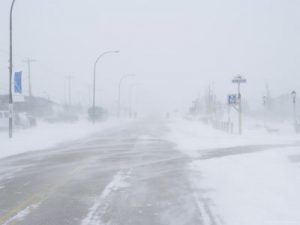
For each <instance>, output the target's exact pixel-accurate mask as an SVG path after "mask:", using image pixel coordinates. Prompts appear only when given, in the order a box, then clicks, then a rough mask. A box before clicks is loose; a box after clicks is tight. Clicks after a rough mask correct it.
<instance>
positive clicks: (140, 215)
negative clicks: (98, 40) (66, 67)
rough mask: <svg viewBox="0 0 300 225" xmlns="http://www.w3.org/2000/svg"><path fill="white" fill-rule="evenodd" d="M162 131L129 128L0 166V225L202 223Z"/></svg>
mask: <svg viewBox="0 0 300 225" xmlns="http://www.w3.org/2000/svg"><path fill="white" fill-rule="evenodd" d="M166 132H168V131H167V129H166V127H165V126H164V125H163V123H160V122H157V123H153V122H136V123H133V124H131V125H129V126H123V127H121V128H118V129H109V130H106V131H105V132H100V133H97V134H94V135H92V136H90V137H89V138H86V139H83V140H78V141H76V142H72V143H65V144H63V145H59V146H57V147H55V148H53V149H49V150H46V151H45V150H44V151H36V152H30V153H26V154H22V155H18V156H13V157H10V158H5V159H2V160H0V224H3V225H11V224H22V225H68V224H72V225H76V224H78V225H79V224H80V225H102V224H109V225H119V224H120V225H127V224H131V225H147V224H149V225H150V224H151V225H156V224H158V225H160V224H172V225H173V224H174V225H177V224H178V225H184V224H188V225H193V224H200V225H201V224H204V223H203V219H202V215H201V212H200V210H199V208H198V206H197V203H196V202H195V198H194V197H193V194H192V193H193V190H192V187H190V185H189V182H188V171H187V166H188V163H189V159H188V158H187V157H186V156H184V155H182V154H181V153H180V152H178V151H177V150H176V149H175V146H174V144H172V143H170V142H168V141H166V140H164V139H163V138H162V136H163V135H164V134H165V133H166ZM210 224H214V222H213V221H212V222H211V223H210Z"/></svg>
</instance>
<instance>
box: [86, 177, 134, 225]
mask: <svg viewBox="0 0 300 225" xmlns="http://www.w3.org/2000/svg"><path fill="white" fill-rule="evenodd" d="M129 175H130V171H129V172H124V171H119V172H118V173H117V174H116V175H115V176H114V177H113V179H112V181H111V182H110V183H109V184H108V185H107V186H106V187H105V188H104V190H103V191H102V193H101V195H100V196H99V197H98V198H97V199H96V200H95V203H94V205H93V206H92V207H91V208H90V211H89V214H88V215H87V217H86V218H85V219H84V220H83V221H82V223H81V224H82V225H102V224H104V223H103V222H102V221H101V216H102V215H103V214H104V213H105V211H106V208H107V204H105V202H106V201H107V199H108V198H109V197H110V196H111V195H112V194H113V193H114V192H116V191H118V190H120V189H122V188H126V187H128V186H129V184H128V183H127V182H126V179H127V178H128V177H129Z"/></svg>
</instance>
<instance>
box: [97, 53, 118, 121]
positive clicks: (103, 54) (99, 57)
mask: <svg viewBox="0 0 300 225" xmlns="http://www.w3.org/2000/svg"><path fill="white" fill-rule="evenodd" d="M112 53H119V51H107V52H103V53H102V54H100V55H99V56H98V58H97V59H96V61H95V63H94V79H93V123H95V116H96V115H95V107H96V99H95V98H96V69H97V63H98V62H99V60H100V59H101V58H102V57H103V56H105V55H107V54H112Z"/></svg>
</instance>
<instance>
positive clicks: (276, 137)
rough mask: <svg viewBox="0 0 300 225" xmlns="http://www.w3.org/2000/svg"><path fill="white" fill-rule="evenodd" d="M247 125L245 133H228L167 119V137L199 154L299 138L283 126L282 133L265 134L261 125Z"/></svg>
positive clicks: (201, 124)
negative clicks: (258, 126) (168, 121)
mask: <svg viewBox="0 0 300 225" xmlns="http://www.w3.org/2000/svg"><path fill="white" fill-rule="evenodd" d="M251 125H252V126H248V127H247V128H246V129H245V130H244V134H243V135H242V136H239V135H237V134H229V133H225V132H223V131H219V130H216V129H214V128H212V127H211V126H209V125H205V124H203V123H202V122H200V121H192V120H185V119H176V120H173V121H170V123H169V125H168V126H169V129H170V132H169V134H168V136H167V139H168V140H170V141H172V142H175V143H176V144H177V147H178V149H180V150H183V151H184V153H185V154H189V155H191V156H198V154H199V152H201V150H207V149H217V148H226V147H235V146H249V145H266V144H269V145H271V144H294V143H295V142H297V141H300V135H297V134H295V133H293V131H292V130H289V129H287V128H286V125H284V126H283V129H281V130H282V132H279V133H272V134H270V133H268V132H267V131H266V130H264V129H263V128H254V126H253V124H251Z"/></svg>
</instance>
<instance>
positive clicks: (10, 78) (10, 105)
mask: <svg viewBox="0 0 300 225" xmlns="http://www.w3.org/2000/svg"><path fill="white" fill-rule="evenodd" d="M14 5H15V0H13V1H12V3H11V7H10V17H9V99H8V103H9V105H8V107H9V131H8V133H9V134H8V135H9V138H12V135H13V98H12V73H13V72H12V70H13V56H12V50H13V43H12V29H13V24H12V22H13V21H12V17H13V9H14Z"/></svg>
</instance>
